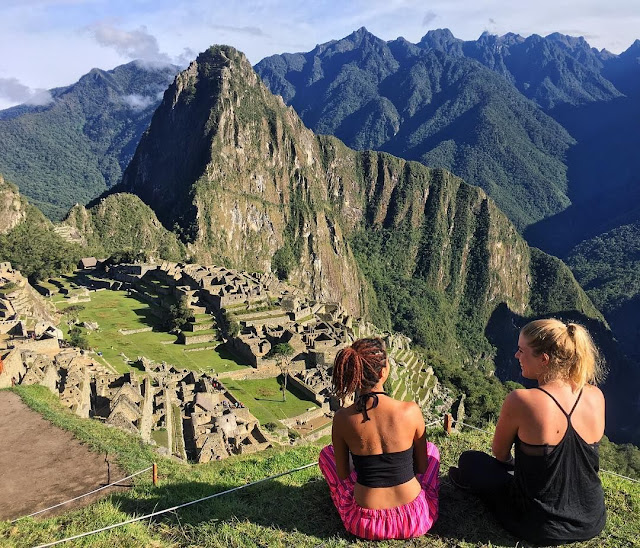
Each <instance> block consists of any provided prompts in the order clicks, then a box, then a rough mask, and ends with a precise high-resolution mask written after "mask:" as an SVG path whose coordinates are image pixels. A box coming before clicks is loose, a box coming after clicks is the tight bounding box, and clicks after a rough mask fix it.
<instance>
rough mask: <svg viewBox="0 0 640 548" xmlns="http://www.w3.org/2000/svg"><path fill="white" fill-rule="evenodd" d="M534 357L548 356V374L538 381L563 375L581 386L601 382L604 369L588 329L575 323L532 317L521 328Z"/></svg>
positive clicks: (563, 377) (562, 376)
mask: <svg viewBox="0 0 640 548" xmlns="http://www.w3.org/2000/svg"><path fill="white" fill-rule="evenodd" d="M520 333H521V334H522V336H523V337H524V338H525V339H526V340H527V344H528V345H529V346H530V347H531V349H532V350H533V353H534V354H535V355H536V356H539V355H540V354H547V356H549V365H548V373H547V374H546V375H545V376H544V378H543V379H541V381H543V382H549V381H550V380H552V379H556V378H562V379H565V380H568V381H570V382H572V383H573V384H575V385H576V386H577V388H582V387H583V386H584V385H585V384H587V383H589V384H597V383H599V382H600V381H602V379H603V376H604V368H603V366H602V362H601V360H600V355H599V352H598V349H597V348H596V345H595V344H594V343H593V340H592V339H591V335H589V332H588V331H587V330H586V329H585V328H584V327H582V326H581V325H580V324H577V323H569V324H566V325H565V324H564V323H562V322H561V321H560V320H556V319H553V318H551V319H548V320H535V321H533V322H530V323H528V324H527V325H525V326H524V327H523V328H522V330H521V331H520Z"/></svg>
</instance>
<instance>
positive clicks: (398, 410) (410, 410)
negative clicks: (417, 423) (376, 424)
mask: <svg viewBox="0 0 640 548" xmlns="http://www.w3.org/2000/svg"><path fill="white" fill-rule="evenodd" d="M390 403H391V406H392V409H393V411H394V414H396V415H397V416H398V417H399V418H401V419H403V420H410V419H417V418H420V419H422V410H421V409H420V406H419V405H418V404H417V403H416V402H414V401H401V400H395V399H393V400H391V402H390Z"/></svg>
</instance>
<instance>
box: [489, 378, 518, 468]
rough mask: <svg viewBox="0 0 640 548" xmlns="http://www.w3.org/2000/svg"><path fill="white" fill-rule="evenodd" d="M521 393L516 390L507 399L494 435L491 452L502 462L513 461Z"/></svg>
mask: <svg viewBox="0 0 640 548" xmlns="http://www.w3.org/2000/svg"><path fill="white" fill-rule="evenodd" d="M519 392H520V390H514V391H513V392H511V393H510V394H509V395H508V396H507V397H506V398H505V400H504V403H503V404H502V409H501V410H500V417H499V418H498V424H496V431H495V434H494V435H493V444H492V445H491V450H492V452H493V454H494V455H495V457H496V458H497V459H498V460H499V461H502V462H509V461H510V460H512V456H511V446H512V445H513V442H514V441H515V439H516V434H517V433H518V424H519V422H518V421H519V411H520V409H521V402H520V395H519V394H518V393H519Z"/></svg>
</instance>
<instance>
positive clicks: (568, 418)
mask: <svg viewBox="0 0 640 548" xmlns="http://www.w3.org/2000/svg"><path fill="white" fill-rule="evenodd" d="M535 388H537V389H538V390H541V391H542V392H544V393H545V394H546V395H547V396H549V397H550V398H551V399H552V400H553V401H554V403H555V404H556V405H557V406H558V407H559V408H560V411H562V412H563V413H564V415H565V417H567V420H568V421H569V422H571V415H573V412H574V411H575V410H576V407H578V402H579V401H580V397H581V396H582V390H583V389H580V393H579V394H578V397H577V398H576V402H575V403H574V404H573V407H572V408H571V411H569V412H568V413H567V412H566V411H565V410H564V407H562V405H560V403H559V402H558V400H556V399H555V398H554V397H553V396H552V395H551V394H550V393H549V392H547V391H546V390H545V389H544V388H540V387H539V386H536V387H535Z"/></svg>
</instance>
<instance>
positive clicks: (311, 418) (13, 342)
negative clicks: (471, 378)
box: [0, 258, 451, 462]
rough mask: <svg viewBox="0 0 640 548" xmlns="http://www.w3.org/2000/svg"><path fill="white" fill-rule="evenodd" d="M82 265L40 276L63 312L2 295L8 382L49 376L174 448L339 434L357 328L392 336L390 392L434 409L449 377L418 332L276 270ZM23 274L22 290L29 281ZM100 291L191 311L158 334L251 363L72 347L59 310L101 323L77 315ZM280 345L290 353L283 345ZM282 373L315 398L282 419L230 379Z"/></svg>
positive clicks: (72, 398)
mask: <svg viewBox="0 0 640 548" xmlns="http://www.w3.org/2000/svg"><path fill="white" fill-rule="evenodd" d="M78 266H79V267H80V269H79V270H78V271H77V272H76V273H75V274H74V275H73V276H67V277H61V278H57V279H56V278H53V279H50V280H48V281H44V282H40V283H38V284H37V285H36V289H37V290H38V292H39V293H40V294H41V295H42V296H40V295H37V294H35V292H34V294H35V295H36V296H37V299H39V301H42V305H41V307H40V308H41V309H43V310H49V311H52V305H51V301H52V300H56V302H57V304H58V308H59V311H58V312H57V313H54V314H55V317H52V316H51V314H49V316H48V317H49V318H50V319H52V320H54V321H53V322H47V321H43V320H40V321H32V322H31V324H30V325H29V327H27V326H26V324H25V322H24V321H20V320H18V319H17V316H18V315H17V314H16V312H15V310H14V308H11V307H13V306H14V305H13V304H12V302H16V301H15V299H14V300H13V301H12V300H11V299H6V298H4V299H3V298H0V307H2V308H1V310H2V311H3V312H4V314H3V318H2V321H3V322H17V323H16V324H15V327H14V328H13V334H11V335H9V336H8V337H7V336H5V338H4V339H3V341H2V345H3V348H4V350H2V351H1V354H0V357H1V358H2V360H3V361H2V362H1V363H2V364H3V368H2V371H1V372H0V383H3V384H2V385H4V386H9V385H11V384H41V385H43V386H46V387H48V388H49V389H50V390H51V391H52V392H54V393H56V394H57V395H58V396H59V397H60V401H61V402H62V403H63V404H64V405H65V406H67V407H68V408H70V409H71V410H72V411H73V412H74V413H76V414H77V415H79V416H81V417H86V418H88V417H92V418H94V419H95V420H100V421H102V422H104V423H105V424H107V425H110V426H114V427H117V428H120V429H123V430H125V431H128V432H131V433H134V434H136V435H139V436H140V437H141V438H142V439H143V440H144V441H145V442H148V443H151V444H155V445H156V446H157V447H158V450H159V451H161V452H162V453H165V454H167V455H172V456H173V457H176V458H179V459H183V460H189V461H192V462H208V461H210V460H219V459H222V458H225V457H227V456H229V455H233V454H241V453H248V452H254V451H260V450H262V449H264V448H266V447H269V446H272V445H274V444H278V443H290V442H293V440H295V439H315V438H317V437H320V436H322V435H326V434H328V433H330V425H331V417H332V415H333V412H334V411H335V410H336V409H338V408H339V407H340V404H341V402H339V401H338V400H337V399H336V398H335V396H334V395H333V392H332V389H331V369H332V364H333V360H334V358H335V355H336V354H337V352H338V351H339V350H340V349H341V348H343V347H344V346H345V345H347V344H349V343H351V342H352V341H354V340H355V339H356V338H358V337H364V336H379V337H382V338H384V339H385V341H386V343H387V347H388V349H389V358H390V361H391V363H392V365H393V367H392V376H391V379H392V386H393V395H394V396H395V397H397V398H399V399H405V400H409V399H413V400H415V401H417V402H418V403H419V405H420V406H421V407H422V408H423V409H424V412H425V416H427V417H428V416H429V414H430V412H431V411H430V410H431V407H432V400H433V395H434V390H439V389H440V388H441V387H439V385H438V383H437V379H436V378H435V376H434V374H433V370H432V369H431V367H429V366H428V365H427V364H426V363H425V362H424V360H423V359H421V358H419V357H418V355H417V354H416V353H415V352H414V351H413V350H412V349H411V344H410V343H411V341H410V339H408V338H407V337H405V336H403V335H399V334H388V333H383V332H381V331H380V330H378V329H377V328H376V327H375V326H373V325H372V324H370V323H368V322H365V321H364V320H362V319H358V318H353V317H352V316H351V315H349V314H348V313H347V312H346V311H345V309H344V308H343V307H342V306H341V304H340V303H335V302H333V303H324V302H318V301H316V300H313V299H311V298H309V297H308V296H306V295H305V294H304V293H303V292H302V291H300V290H299V289H298V288H296V287H293V286H291V285H289V284H287V283H284V282H282V281H281V280H279V279H278V278H277V277H276V276H274V275H273V274H270V273H266V274H264V273H247V272H242V271H236V270H232V269H228V268H225V267H223V266H203V265H197V264H184V263H173V262H167V261H162V262H158V263H155V262H149V263H132V264H128V263H126V264H125V263H120V264H109V263H108V262H105V261H102V260H97V259H95V258H87V259H83V260H82V261H81V262H80V264H79V265H78ZM2 272H4V273H5V277H4V278H3V281H4V282H5V286H6V283H10V282H9V280H10V278H9V277H8V276H9V274H10V273H11V272H12V271H11V268H10V265H7V264H3V270H2ZM11 279H13V278H11ZM21 283H22V286H21V287H23V291H24V290H25V289H24V288H25V287H27V286H29V284H28V282H26V280H24V281H23V282H21ZM9 287H10V288H11V287H13V286H9ZM29 287H30V286H29ZM31 291H32V292H33V290H32V289H31ZM103 291H118V292H122V293H124V294H126V295H127V297H128V298H131V299H135V300H136V301H137V302H140V303H144V304H145V305H147V309H148V311H149V312H148V313H149V314H150V315H152V316H153V317H155V318H156V320H157V321H158V322H161V325H165V323H166V322H165V320H166V318H167V317H169V316H170V315H171V314H173V313H175V310H177V309H178V308H179V307H182V308H183V309H184V310H182V313H183V315H185V320H184V321H183V323H182V324H181V327H180V328H175V327H173V328H172V327H168V326H166V325H165V329H169V330H170V331H171V333H172V334H173V335H174V337H173V339H171V340H166V341H162V342H161V345H167V344H169V345H171V346H174V345H176V346H180V347H182V348H183V352H189V353H192V352H198V353H201V352H206V351H207V350H213V349H215V348H218V347H223V348H224V349H225V350H226V351H227V352H228V354H229V356H231V357H232V358H233V359H236V360H238V363H241V364H244V365H243V366H238V368H236V369H234V370H230V371H215V368H209V369H208V370H207V369H206V368H203V367H199V368H198V370H194V369H189V368H187V367H183V366H181V365H180V363H169V362H167V361H161V362H157V361H154V360H153V359H150V358H149V357H147V356H145V355H143V353H141V352H137V353H136V354H134V355H132V356H127V355H125V353H124V352H123V351H121V352H120V353H119V357H120V359H121V360H122V361H123V362H124V363H126V364H127V365H126V371H124V372H123V371H119V370H117V368H116V367H114V366H113V364H112V363H110V362H109V361H108V360H107V359H106V358H105V356H103V353H102V351H100V350H96V349H92V348H85V349H79V348H74V347H70V346H69V343H68V342H66V341H65V340H64V337H63V333H62V330H61V329H59V328H58V327H56V325H55V320H56V319H57V321H58V322H60V325H62V326H63V327H65V328H66V329H67V331H69V332H71V330H72V329H76V330H84V332H92V333H99V332H100V330H101V325H100V321H99V320H97V321H89V320H84V321H80V320H79V319H77V318H76V317H75V316H74V313H77V312H78V311H79V310H82V309H83V307H85V306H90V303H91V299H92V296H93V298H95V296H96V295H99V294H100V293H101V292H103ZM11 295H12V293H9V296H11ZM19 302H22V301H19ZM162 322H165V323H162ZM7 325H8V324H7ZM143 325H144V324H143ZM154 325H155V324H154ZM154 325H150V326H143V327H132V328H124V327H123V328H119V329H118V333H119V334H120V335H122V336H123V337H124V338H126V337H131V336H134V335H136V334H143V333H151V332H153V331H155V330H156V327H155V326H154ZM80 328H81V329H80ZM9 331H11V330H9ZM283 346H284V348H286V349H287V355H286V356H283V355H281V354H279V352H278V349H280V348H281V347H283ZM111 348H114V347H113V346H112V347H111ZM134 351H135V348H134ZM113 352H115V349H114V350H113ZM183 355H186V354H183ZM275 378H277V379H278V380H279V382H280V385H281V386H282V387H283V399H284V396H285V394H284V388H285V387H287V389H288V390H289V391H293V392H294V393H295V394H296V395H298V396H299V397H300V399H301V400H303V402H304V401H307V402H308V404H307V407H306V408H304V410H303V411H302V412H301V413H299V414H297V415H293V416H288V417H286V418H282V419H280V420H279V421H278V422H280V426H278V425H277V424H273V423H271V424H268V425H266V426H267V427H265V424H261V423H260V421H259V420H258V418H256V416H254V414H252V412H251V410H250V409H249V407H250V405H248V403H249V402H245V401H243V398H242V397H239V395H238V393H237V391H234V390H230V389H229V388H227V386H226V384H228V383H236V382H244V381H248V380H252V379H253V380H259V379H275ZM245 397H248V396H246V395H245ZM450 403H451V402H449V404H450ZM303 405H304V404H303ZM290 432H294V433H295V435H293V434H291V435H290V436H289V435H288V433H290Z"/></svg>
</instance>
